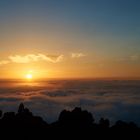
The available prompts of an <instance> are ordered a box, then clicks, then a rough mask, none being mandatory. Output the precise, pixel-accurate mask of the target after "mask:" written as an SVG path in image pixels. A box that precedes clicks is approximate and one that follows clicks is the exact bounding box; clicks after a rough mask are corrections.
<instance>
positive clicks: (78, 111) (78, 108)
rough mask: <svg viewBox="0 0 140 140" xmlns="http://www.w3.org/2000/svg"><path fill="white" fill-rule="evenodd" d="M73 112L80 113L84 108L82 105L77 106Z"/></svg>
mask: <svg viewBox="0 0 140 140" xmlns="http://www.w3.org/2000/svg"><path fill="white" fill-rule="evenodd" d="M72 112H73V113H80V112H82V110H81V108H80V107H76V108H75V109H74V110H73V111H72Z"/></svg>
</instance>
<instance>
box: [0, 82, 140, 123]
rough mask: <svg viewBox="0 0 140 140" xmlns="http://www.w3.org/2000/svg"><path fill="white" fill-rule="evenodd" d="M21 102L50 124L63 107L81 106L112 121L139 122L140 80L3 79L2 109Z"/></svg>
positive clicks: (15, 105) (7, 108)
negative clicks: (30, 80) (6, 80)
mask: <svg viewBox="0 0 140 140" xmlns="http://www.w3.org/2000/svg"><path fill="white" fill-rule="evenodd" d="M21 102H23V103H24V104H25V106H26V107H28V108H29V109H30V110H31V111H32V112H33V113H34V114H36V115H39V116H42V117H43V118H44V119H45V120H46V121H47V122H49V123H50V122H53V121H55V120H57V119H58V116H59V113H60V112H61V111H62V110H63V109H68V110H72V109H73V108H74V107H76V106H78V107H82V109H86V110H88V111H90V112H91V113H92V114H93V116H94V118H95V119H96V120H99V118H100V117H105V118H109V119H110V120H111V122H112V123H114V122H115V121H117V120H119V119H121V120H124V121H128V122H129V121H134V122H135V123H137V124H138V125H140V81H126V80H124V81H121V80H115V81H113V80H112V81H111V80H50V81H39V82H34V83H26V82H19V81H9V82H3V81H0V109H1V110H3V111H17V109H18V105H19V104H20V103H21Z"/></svg>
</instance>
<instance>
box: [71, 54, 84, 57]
mask: <svg viewBox="0 0 140 140" xmlns="http://www.w3.org/2000/svg"><path fill="white" fill-rule="evenodd" d="M84 56H86V55H85V54H83V53H72V54H71V57H72V58H80V57H84Z"/></svg>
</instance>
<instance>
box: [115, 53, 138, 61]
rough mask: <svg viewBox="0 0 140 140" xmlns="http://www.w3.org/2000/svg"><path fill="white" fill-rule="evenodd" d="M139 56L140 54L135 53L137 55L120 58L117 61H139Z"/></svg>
mask: <svg viewBox="0 0 140 140" xmlns="http://www.w3.org/2000/svg"><path fill="white" fill-rule="evenodd" d="M139 58H140V56H139V55H137V54H135V55H131V56H127V57H122V58H119V59H118V60H117V61H130V62H131V61H138V60H139Z"/></svg>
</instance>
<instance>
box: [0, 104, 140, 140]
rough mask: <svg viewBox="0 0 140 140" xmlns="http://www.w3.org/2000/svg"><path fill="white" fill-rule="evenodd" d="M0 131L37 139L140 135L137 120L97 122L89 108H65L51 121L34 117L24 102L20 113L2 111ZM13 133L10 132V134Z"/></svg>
mask: <svg viewBox="0 0 140 140" xmlns="http://www.w3.org/2000/svg"><path fill="white" fill-rule="evenodd" d="M0 130H1V131H0V132H1V134H4V133H6V134H10V133H11V134H12V135H13V136H14V137H15V136H17V135H18V134H20V135H22V137H25V138H27V137H31V138H36V137H37V136H39V137H40V136H42V137H45V138H48V137H49V136H51V137H53V136H56V134H57V136H58V137H59V136H61V138H62V137H64V135H67V136H71V137H72V136H78V138H83V137H85V138H87V137H90V138H95V137H98V138H99V137H100V136H102V134H104V137H109V136H112V135H111V134H114V135H116V137H118V138H119V136H122V134H123V135H125V136H132V138H134V137H135V136H137V137H138V136H139V133H140V128H139V127H138V126H137V125H136V124H135V123H134V122H130V123H126V122H124V121H121V120H119V121H117V122H116V123H115V124H114V125H113V126H110V121H109V120H108V119H105V118H101V119H100V121H99V123H96V122H95V119H94V117H93V116H92V114H91V113H90V112H88V111H85V110H82V109H81V108H79V107H76V108H75V109H73V110H72V111H67V110H63V111H62V112H61V113H60V115H59V118H58V120H57V121H56V122H53V123H51V124H48V123H47V122H46V121H44V120H43V119H42V118H41V117H39V116H34V115H33V114H32V112H30V111H29V109H28V108H25V107H24V105H23V103H21V104H20V105H19V108H18V112H17V113H15V112H6V113H4V114H3V112H2V111H0ZM10 136H11V135H10Z"/></svg>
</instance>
